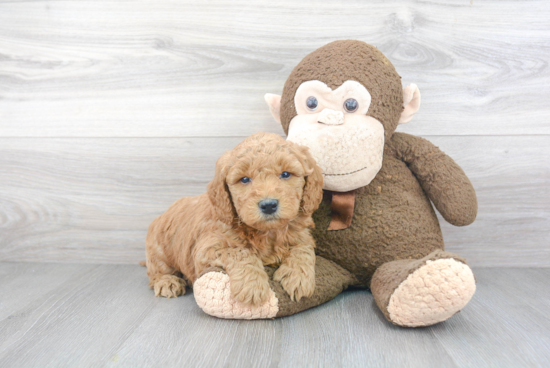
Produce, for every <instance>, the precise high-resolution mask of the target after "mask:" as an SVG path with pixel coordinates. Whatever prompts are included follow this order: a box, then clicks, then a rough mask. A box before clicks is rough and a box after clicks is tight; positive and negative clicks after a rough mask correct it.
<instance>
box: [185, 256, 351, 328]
mask: <svg viewBox="0 0 550 368" xmlns="http://www.w3.org/2000/svg"><path fill="white" fill-rule="evenodd" d="M265 271H266V272H267V275H268V276H269V286H270V289H271V296H270V299H269V300H268V302H266V303H263V304H260V305H257V306H251V305H244V304H242V303H240V302H238V301H237V300H235V299H233V298H232V297H231V287H230V281H229V276H228V275H227V274H226V273H225V272H224V271H223V270H222V269H220V268H210V269H208V270H206V271H205V272H204V273H203V274H202V275H201V276H200V277H199V278H198V279H197V280H196V281H195V283H194V284H193V293H194V294H195V300H196V302H197V304H198V305H199V307H200V308H201V309H202V310H203V311H204V312H205V313H207V314H209V315H211V316H215V317H218V318H226V319H262V318H274V317H284V316H289V315H292V314H295V313H298V312H301V311H303V310H306V309H309V308H313V307H316V306H318V305H320V304H323V303H325V302H327V301H329V300H331V299H333V298H334V297H335V296H337V295H338V294H340V293H341V292H342V291H343V290H344V289H346V288H347V287H348V285H350V284H352V283H353V282H354V281H355V279H354V278H353V277H352V276H351V274H350V273H349V272H348V271H346V270H344V269H343V268H342V267H340V266H338V265H337V264H336V263H334V262H331V261H328V260H326V259H324V258H322V257H319V256H317V257H316V260H315V290H314V292H313V295H311V296H309V297H303V298H301V299H300V301H293V300H291V299H290V295H288V293H287V292H286V291H285V290H284V289H283V286H282V285H281V283H280V282H277V281H273V274H274V273H275V271H276V268H274V267H266V268H265Z"/></svg>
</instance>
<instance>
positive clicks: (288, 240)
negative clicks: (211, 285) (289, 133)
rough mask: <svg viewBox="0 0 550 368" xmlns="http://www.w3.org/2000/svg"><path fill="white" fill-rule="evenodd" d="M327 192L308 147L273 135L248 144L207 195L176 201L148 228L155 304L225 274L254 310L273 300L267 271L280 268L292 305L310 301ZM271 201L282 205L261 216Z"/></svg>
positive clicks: (227, 159)
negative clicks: (318, 222) (318, 218)
mask: <svg viewBox="0 0 550 368" xmlns="http://www.w3.org/2000/svg"><path fill="white" fill-rule="evenodd" d="M284 172H286V173H289V174H290V176H289V177H288V174H283V173H284ZM243 178H249V179H250V181H248V180H247V179H244V180H242V179H243ZM322 187H323V177H322V174H321V169H320V168H319V166H317V164H316V162H315V160H314V159H313V157H312V156H311V154H310V153H309V151H308V149H307V147H303V146H299V145H297V144H295V143H292V142H288V141H285V140H284V139H283V138H282V137H280V136H278V135H276V134H270V133H258V134H254V135H252V136H250V137H249V138H247V139H245V140H244V141H243V142H242V143H240V144H239V145H238V146H237V147H235V148H234V149H233V150H232V151H228V152H226V153H225V154H224V155H223V156H222V157H220V159H219V160H218V161H217V163H216V173H215V176H214V179H213V180H212V182H210V184H209V185H208V191H207V193H204V194H201V195H199V196H197V197H185V198H181V199H179V200H178V201H176V202H175V203H174V204H173V205H172V206H171V207H170V208H169V209H168V210H167V211H166V212H165V213H164V214H162V215H161V216H159V217H158V218H157V219H155V220H154V221H153V223H152V224H151V225H150V226H149V233H148V234H147V239H146V248H147V251H146V253H147V262H146V263H147V275H148V276H149V280H150V282H149V286H150V287H151V288H152V289H154V291H155V295H156V296H164V297H167V298H170V297H177V296H178V295H181V294H184V293H185V287H186V285H189V286H192V285H193V283H194V282H195V280H196V279H197V278H198V277H199V276H200V275H201V273H202V272H203V271H204V270H206V269H207V268H209V267H221V268H223V269H224V270H225V271H226V272H227V274H228V275H229V278H230V280H231V293H232V296H233V297H234V298H235V299H236V300H238V301H240V302H242V303H249V304H255V305H257V304H260V303H263V302H265V301H267V300H268V299H269V292H270V288H269V282H268V276H267V274H266V272H265V270H264V265H278V266H279V268H278V270H277V271H276V272H275V274H274V279H275V280H276V281H279V282H281V285H282V286H283V288H284V289H285V290H286V292H288V294H289V295H290V296H291V298H292V299H293V300H300V298H302V297H308V296H311V295H312V293H313V290H314V288H315V253H314V247H315V243H314V240H313V238H312V236H311V234H310V230H309V228H313V227H314V223H313V221H312V219H311V214H312V213H313V211H315V210H316V209H317V207H318V206H319V203H320V202H321V199H322V195H323V191H322ZM266 200H268V201H271V203H273V201H274V200H276V201H278V206H277V209H276V212H274V213H271V214H266V213H265V212H266V211H265V207H264V211H262V209H261V208H260V202H262V201H264V202H262V203H266V202H265V201H266ZM268 212H269V211H268Z"/></svg>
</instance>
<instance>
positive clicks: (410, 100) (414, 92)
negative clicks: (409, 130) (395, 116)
mask: <svg viewBox="0 0 550 368" xmlns="http://www.w3.org/2000/svg"><path fill="white" fill-rule="evenodd" d="M403 107H404V108H405V109H404V110H403V112H402V113H401V117H400V118H399V124H407V123H408V122H409V121H411V119H412V118H413V116H414V114H416V112H417V111H418V109H419V108H420V91H419V90H418V87H417V86H416V84H410V85H408V86H407V87H405V88H404V89H403Z"/></svg>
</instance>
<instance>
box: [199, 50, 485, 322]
mask: <svg viewBox="0 0 550 368" xmlns="http://www.w3.org/2000/svg"><path fill="white" fill-rule="evenodd" d="M266 101H267V103H268V104H269V107H270V109H271V112H272V114H273V116H274V117H275V119H276V120H278V121H279V122H280V123H281V125H282V127H283V129H284V131H285V133H286V134H287V135H288V140H291V141H293V142H296V143H299V144H302V145H305V146H307V147H309V149H310V152H311V153H312V155H313V157H314V158H315V159H316V160H317V163H318V164H319V166H320V167H321V168H322V170H323V177H324V187H323V188H324V189H325V192H324V197H323V201H322V203H321V205H320V207H319V209H318V210H317V211H316V212H315V213H314V215H313V219H314V221H315V229H314V230H313V235H314V238H315V240H316V244H317V249H316V253H317V260H316V288H315V293H314V295H313V296H311V297H309V298H302V299H301V300H300V301H298V302H294V301H291V300H290V299H289V298H288V295H287V294H286V293H285V292H284V290H283V289H282V288H281V286H280V284H279V283H277V282H275V281H271V284H270V285H271V289H272V291H273V293H274V295H275V298H272V299H271V302H270V304H269V305H267V304H266V305H264V306H262V305H260V306H242V305H238V302H236V301H234V300H232V299H231V297H230V294H229V292H228V290H229V285H228V277H227V275H224V273H223V271H222V270H219V269H210V270H207V271H208V272H205V273H204V274H203V276H202V277H201V278H199V280H197V282H196V283H195V286H194V288H195V296H196V299H197V302H198V304H199V306H201V308H202V309H203V310H204V311H205V312H207V313H209V314H211V315H215V316H218V317H222V318H272V317H280V316H286V315H290V314H294V313H297V312H300V311H302V310H305V309H307V308H311V307H314V306H316V305H319V304H321V303H324V302H326V301H328V300H330V299H332V298H334V297H335V296H336V295H338V294H339V293H340V292H342V291H343V290H344V289H346V288H347V287H349V286H354V287H364V288H370V289H371V291H372V294H373V296H374V299H375V301H376V303H377V305H378V307H379V308H380V309H381V310H382V312H383V313H384V315H385V316H386V318H387V319H388V320H389V321H391V322H392V323H394V324H396V325H400V326H408V327H416V326H429V325H432V324H435V323H438V322H441V321H444V320H446V319H448V318H449V317H451V316H452V315H453V314H455V313H456V312H458V311H459V310H461V309H462V308H463V307H464V306H465V305H466V304H467V303H468V301H469V300H470V299H471V298H472V296H473V294H474V292H475V278H474V275H473V273H472V271H471V269H470V267H468V265H467V264H466V261H465V260H464V259H463V258H461V257H459V256H457V255H455V254H452V253H449V252H445V251H444V244H443V238H442V235H441V229H440V226H439V222H438V220H437V217H436V214H435V211H434V209H433V207H432V203H433V205H434V206H435V208H437V210H438V211H439V212H440V213H441V215H442V216H443V218H445V220H447V221H448V222H450V223H451V224H453V225H457V226H464V225H468V224H470V223H472V222H473V221H474V219H475V217H476V213H477V199H476V195H475V191H474V188H473V187H472V184H471V183H470V181H469V180H468V178H467V177H466V175H465V174H464V172H463V171H462V169H461V168H460V167H459V166H458V165H457V164H456V163H455V162H454V161H453V160H452V159H451V158H450V157H449V156H447V155H445V154H444V153H443V152H441V151H440V150H439V149H438V148H437V147H436V146H434V145H433V144H432V143H430V142H429V141H427V140H425V139H422V138H419V137H415V136H412V135H408V134H404V133H395V129H396V127H397V125H398V124H404V123H407V122H409V121H410V120H411V118H412V117H413V115H414V114H415V113H416V112H417V111H418V108H419V106H420V92H419V91H418V88H417V87H416V86H415V85H410V86H408V87H406V88H403V87H402V85H401V77H400V76H399V75H398V74H397V72H396V71H395V68H394V67H393V65H392V64H391V62H390V61H389V60H388V59H387V58H386V57H385V56H384V55H383V54H382V53H381V52H380V51H378V49H376V48H375V47H373V46H371V45H368V44H366V43H364V42H361V41H352V40H347V41H336V42H332V43H330V44H328V45H325V46H323V47H321V48H320V49H318V50H316V51H314V52H312V53H311V54H309V55H308V56H306V57H305V58H304V59H303V60H302V61H301V62H300V63H299V64H298V66H296V68H294V70H293V71H292V73H291V74H290V76H289V78H288V80H287V81H286V83H285V86H284V90H283V94H282V96H276V95H271V94H268V95H266ZM268 272H269V273H270V274H271V275H272V274H273V270H268Z"/></svg>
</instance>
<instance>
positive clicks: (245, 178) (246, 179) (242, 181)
mask: <svg viewBox="0 0 550 368" xmlns="http://www.w3.org/2000/svg"><path fill="white" fill-rule="evenodd" d="M239 181H240V182H241V183H243V184H248V183H250V182H251V181H252V179H250V178H249V177H248V176H245V177H244V178H241V180H239Z"/></svg>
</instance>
